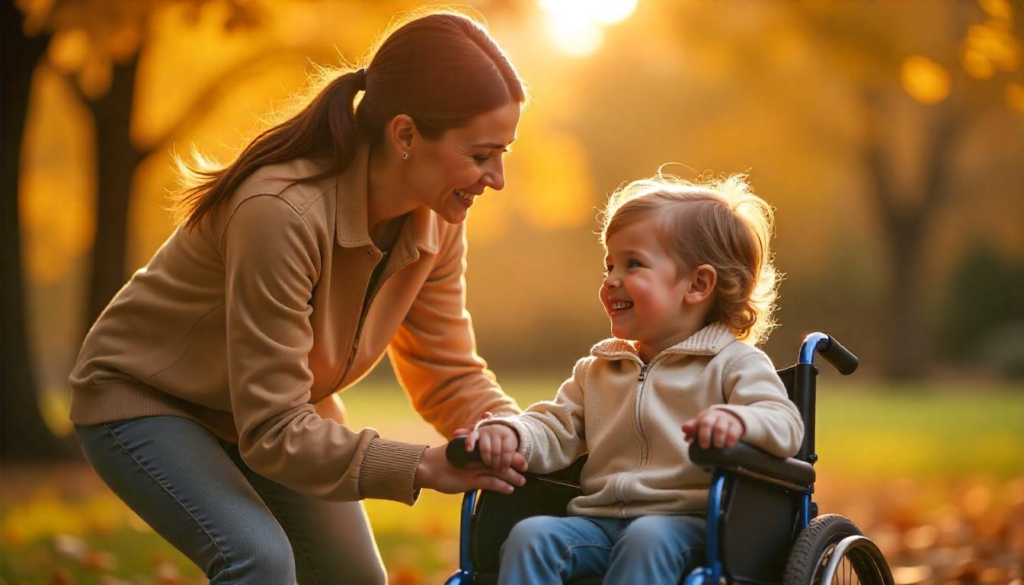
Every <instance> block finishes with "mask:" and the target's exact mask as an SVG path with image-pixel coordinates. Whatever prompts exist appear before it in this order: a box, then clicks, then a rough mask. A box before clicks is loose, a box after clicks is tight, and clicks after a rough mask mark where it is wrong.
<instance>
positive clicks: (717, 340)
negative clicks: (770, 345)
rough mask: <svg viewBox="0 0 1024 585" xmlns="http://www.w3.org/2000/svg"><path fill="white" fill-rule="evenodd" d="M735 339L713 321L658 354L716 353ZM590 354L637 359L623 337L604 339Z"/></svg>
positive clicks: (727, 329) (633, 348)
mask: <svg viewBox="0 0 1024 585" xmlns="http://www.w3.org/2000/svg"><path fill="white" fill-rule="evenodd" d="M734 341H736V335H735V334H734V333H733V332H732V330H731V329H729V328H728V327H726V326H725V325H723V324H722V323H719V322H715V323H712V324H710V325H707V326H705V327H704V328H703V329H701V330H700V331H698V332H696V333H694V334H693V335H691V336H689V337H687V338H686V339H684V340H683V341H680V342H679V343H677V344H675V345H673V346H672V347H670V348H668V349H666V350H665V351H663V352H661V353H660V354H658V355H667V354H685V355H717V354H718V352H720V351H722V350H723V349H725V346H727V345H729V344H730V343H732V342H734ZM590 355H592V356H595V357H600V358H605V359H634V358H637V359H639V357H640V353H639V352H638V351H637V349H636V345H634V344H633V342H631V341H626V340H625V339H617V338H611V339H605V340H604V341H601V342H598V343H597V344H596V345H594V347H592V348H591V349H590Z"/></svg>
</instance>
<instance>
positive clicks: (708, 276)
mask: <svg viewBox="0 0 1024 585" xmlns="http://www.w3.org/2000/svg"><path fill="white" fill-rule="evenodd" d="M691 276H692V280H691V281H690V288H689V289H688V290H687V291H686V302H687V303H690V304H692V305H695V304H697V303H702V302H704V301H706V300H707V299H709V298H711V295H712V294H714V292H715V286H716V285H717V284H718V271H717V270H715V267H714V266H711V265H710V264H701V265H700V266H698V267H697V268H695V269H694V270H693V274H692V275H691Z"/></svg>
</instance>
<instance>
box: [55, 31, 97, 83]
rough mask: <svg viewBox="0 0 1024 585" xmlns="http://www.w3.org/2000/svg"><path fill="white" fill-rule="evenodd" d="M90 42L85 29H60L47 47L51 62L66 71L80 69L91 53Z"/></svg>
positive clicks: (70, 71) (71, 71)
mask: <svg viewBox="0 0 1024 585" xmlns="http://www.w3.org/2000/svg"><path fill="white" fill-rule="evenodd" d="M90 44H91V43H90V42H89V33H87V32H86V31H85V30H84V29H81V28H72V29H68V30H62V31H59V32H57V33H56V34H55V35H54V36H53V39H52V40H51V41H50V45H49V46H48V47H47V51H48V56H49V60H50V63H51V64H53V66H55V67H56V68H58V69H60V70H61V71H64V72H65V73H73V72H75V71H78V70H79V69H80V68H81V67H82V64H83V63H85V60H86V58H87V57H88V55H89V48H90Z"/></svg>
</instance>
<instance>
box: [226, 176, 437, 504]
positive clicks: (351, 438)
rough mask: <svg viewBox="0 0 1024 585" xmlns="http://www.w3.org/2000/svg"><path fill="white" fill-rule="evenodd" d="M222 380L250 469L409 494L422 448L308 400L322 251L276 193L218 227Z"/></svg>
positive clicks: (397, 496)
mask: <svg viewBox="0 0 1024 585" xmlns="http://www.w3.org/2000/svg"><path fill="white" fill-rule="evenodd" d="M221 246H222V252H223V254H224V272H225V279H226V282H225V290H226V299H225V302H226V313H227V344H228V352H227V356H228V379H229V387H230V393H231V406H232V412H233V415H234V421H235V426H236V428H237V429H238V436H239V443H238V446H239V451H240V453H241V456H242V459H243V460H244V461H245V462H246V464H248V465H249V466H250V467H251V468H252V469H253V470H254V471H256V473H259V474H260V475H263V476H265V477H267V478H269V479H272V480H274V481H276V482H278V483H280V484H282V485H285V486H287V487H289V488H291V489H293V490H295V491H297V492H299V493H302V494H304V495H308V496H313V497H317V498H321V499H329V500H359V499H362V498H384V499H390V500H396V501H400V502H404V503H407V504H412V503H413V502H414V501H415V497H416V494H415V491H414V489H413V478H414V476H415V471H416V466H417V464H418V463H419V459H420V457H421V456H422V454H423V450H424V449H425V446H422V445H409V444H405V443H398V442H393V441H386V440H384V439H381V438H379V437H378V436H377V432H376V431H374V430H373V429H366V430H363V431H359V432H354V431H352V430H350V429H348V428H347V427H345V426H343V425H341V424H338V423H337V422H335V421H332V420H329V419H325V418H322V417H320V416H319V415H317V414H316V413H315V412H314V410H313V406H312V405H310V404H309V399H310V388H311V387H312V382H313V376H312V373H311V371H310V369H309V367H308V355H309V352H310V349H311V347H312V345H313V330H312V326H311V325H310V321H309V317H310V314H311V312H312V308H311V306H310V304H309V300H310V297H311V295H312V290H313V286H314V285H315V283H316V282H317V279H318V276H319V267H320V251H319V248H318V246H317V242H316V239H315V237H314V236H313V234H312V232H311V231H310V230H309V228H308V226H307V225H306V223H305V221H304V220H303V218H302V217H301V216H300V215H299V214H298V213H297V212H296V211H295V210H294V209H293V208H292V207H291V205H289V204H288V203H287V202H285V201H284V200H282V199H280V198H278V197H276V196H273V195H257V196H254V197H252V198H249V199H247V200H246V201H244V202H242V203H241V204H240V205H239V206H238V207H237V208H236V209H235V211H234V213H233V214H232V216H231V218H230V219H229V220H228V223H227V226H226V227H225V230H224V233H223V236H222V240H221Z"/></svg>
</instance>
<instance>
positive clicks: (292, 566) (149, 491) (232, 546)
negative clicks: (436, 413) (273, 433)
mask: <svg viewBox="0 0 1024 585" xmlns="http://www.w3.org/2000/svg"><path fill="white" fill-rule="evenodd" d="M76 431H77V434H78V440H79V442H80V443H81V445H82V450H83V451H84V452H85V456H86V458H87V459H88V460H89V463H90V464H91V465H92V466H93V468H95V469H96V471H97V473H99V475H100V477H101V478H103V481H105V482H106V483H107V485H108V486H110V488H111V489H112V490H113V491H114V493H115V494H117V495H118V497H120V498H121V499H122V500H124V501H125V503H126V504H128V506H129V507H130V508H131V509H132V510H134V511H135V513H136V514H138V515H139V516H140V517H141V518H142V519H143V520H144V521H145V522H146V523H147V524H149V525H150V526H151V527H152V528H153V529H154V530H155V531H156V532H157V533H159V534H160V536H162V537H163V538H165V539H166V540H167V541H168V542H170V543H171V544H172V545H174V547H175V548H177V549H178V550H180V551H181V552H182V553H184V555H185V556H186V557H188V558H189V559H191V560H192V562H194V563H195V564H196V565H198V566H199V568H200V569H202V570H203V572H204V573H205V574H206V576H207V578H209V580H210V583H213V584H221V583H238V584H255V583H259V584H275V585H276V584H289V583H295V582H296V580H297V581H298V582H299V583H301V584H303V585H307V584H320V583H324V584H326V583H332V584H333V583H384V582H385V581H386V576H385V573H384V567H383V564H382V563H381V559H380V554H379V552H378V551H377V547H376V544H375V543H374V540H373V533H372V532H371V530H370V526H369V522H368V521H367V518H366V512H365V510H364V509H363V506H362V504H361V503H360V502H328V501H324V500H318V499H316V498H312V497H308V496H303V495H301V494H299V493H296V492H295V491H292V490H291V489H288V488H286V487H284V486H282V485H280V484H278V483H275V482H273V481H270V480H269V479H266V478H264V477H262V476H260V475H257V474H256V473H255V472H253V471H252V470H251V469H249V467H248V466H247V465H246V464H245V463H244V462H243V461H242V459H241V457H240V456H239V454H238V448H237V447H236V446H234V445H231V444H230V443H226V442H224V441H222V440H220V439H218V438H217V437H216V436H214V435H213V434H212V433H211V432H210V431H208V430H206V429H205V428H204V427H202V426H201V425H199V424H197V423H194V422H192V421H189V420H186V419H183V418H178V417H172V416H155V417H147V418H136V419H130V420H124V421H118V422H113V423H107V424H100V425H92V426H79V427H76Z"/></svg>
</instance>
